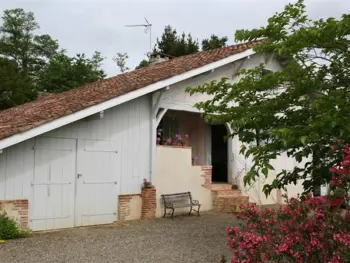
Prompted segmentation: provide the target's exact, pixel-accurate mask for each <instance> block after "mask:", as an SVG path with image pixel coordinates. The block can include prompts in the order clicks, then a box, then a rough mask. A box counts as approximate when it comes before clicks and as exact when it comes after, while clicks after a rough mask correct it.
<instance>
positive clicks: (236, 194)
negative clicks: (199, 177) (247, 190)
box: [212, 190, 241, 196]
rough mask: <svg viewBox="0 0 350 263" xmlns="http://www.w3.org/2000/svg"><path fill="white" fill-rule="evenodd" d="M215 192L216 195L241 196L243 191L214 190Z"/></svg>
mask: <svg viewBox="0 0 350 263" xmlns="http://www.w3.org/2000/svg"><path fill="white" fill-rule="evenodd" d="M212 192H213V194H214V195H216V196H226V195H230V196H240V195H241V191H240V190H212Z"/></svg>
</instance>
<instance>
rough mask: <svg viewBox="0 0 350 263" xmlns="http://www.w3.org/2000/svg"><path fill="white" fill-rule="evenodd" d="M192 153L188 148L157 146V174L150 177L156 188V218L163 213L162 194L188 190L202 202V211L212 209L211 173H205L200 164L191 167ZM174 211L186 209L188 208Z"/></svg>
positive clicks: (180, 211)
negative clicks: (152, 177)
mask: <svg viewBox="0 0 350 263" xmlns="http://www.w3.org/2000/svg"><path fill="white" fill-rule="evenodd" d="M191 156H192V149H191V148H173V147H167V146H157V159H156V176H155V178H154V179H153V183H154V185H155V186H156V189H157V211H156V216H157V217H161V216H162V215H163V204H162V202H161V195H162V194H172V193H180V192H191V193H192V197H193V199H196V200H198V201H199V202H200V203H201V204H202V206H201V211H208V210H211V209H212V197H211V190H210V184H211V173H207V174H206V173H205V169H203V166H193V165H192V160H191ZM206 177H210V180H209V178H206ZM176 211H177V213H182V212H188V208H185V209H182V210H180V209H177V210H176Z"/></svg>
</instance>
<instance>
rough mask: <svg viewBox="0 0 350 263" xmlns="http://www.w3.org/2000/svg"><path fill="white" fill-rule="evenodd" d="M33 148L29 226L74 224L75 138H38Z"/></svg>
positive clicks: (57, 226) (66, 225)
mask: <svg viewBox="0 0 350 263" xmlns="http://www.w3.org/2000/svg"><path fill="white" fill-rule="evenodd" d="M33 150H34V156H35V157H34V162H35V163H34V178H33V181H32V182H31V185H32V193H33V196H32V202H31V204H32V205H31V206H30V207H31V208H30V209H31V211H30V213H29V214H30V217H29V224H30V228H31V229H32V230H35V231H38V230H48V229H58V228H68V227H73V226H74V198H75V197H74V190H75V163H76V140H74V139H58V138H45V137H37V138H36V140H35V146H34V147H33Z"/></svg>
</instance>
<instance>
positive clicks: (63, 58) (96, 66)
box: [38, 52, 106, 93]
mask: <svg viewBox="0 0 350 263" xmlns="http://www.w3.org/2000/svg"><path fill="white" fill-rule="evenodd" d="M103 59H104V58H103V57H102V56H101V54H100V53H99V52H95V53H94V55H93V56H92V58H87V57H86V56H85V55H84V54H77V55H76V56H75V57H72V58H71V57H68V56H67V55H66V54H65V53H64V52H60V53H59V54H57V55H56V56H54V57H53V58H52V59H51V60H50V62H49V64H47V66H46V67H45V68H44V69H43V70H42V72H41V74H40V77H39V82H38V83H39V85H38V86H39V89H40V90H41V91H45V92H52V93H59V92H63V91H66V90H70V89H72V88H78V87H80V86H83V85H85V84H88V83H91V82H94V81H97V80H100V79H103V78H104V77H105V76H106V75H105V73H104V71H103V70H102V69H101V62H102V61H103Z"/></svg>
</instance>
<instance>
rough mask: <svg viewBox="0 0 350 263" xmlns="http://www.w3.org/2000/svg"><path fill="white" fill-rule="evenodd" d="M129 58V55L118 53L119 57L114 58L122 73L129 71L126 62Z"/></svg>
mask: <svg viewBox="0 0 350 263" xmlns="http://www.w3.org/2000/svg"><path fill="white" fill-rule="evenodd" d="M128 58H129V56H128V54H127V53H117V55H116V56H115V57H114V58H113V61H114V62H115V63H116V64H117V66H118V67H119V70H120V72H122V73H123V72H125V71H127V70H129V68H128V67H127V66H126V60H127V59H128Z"/></svg>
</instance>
